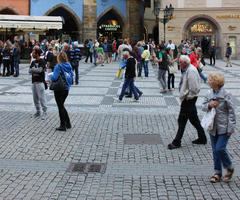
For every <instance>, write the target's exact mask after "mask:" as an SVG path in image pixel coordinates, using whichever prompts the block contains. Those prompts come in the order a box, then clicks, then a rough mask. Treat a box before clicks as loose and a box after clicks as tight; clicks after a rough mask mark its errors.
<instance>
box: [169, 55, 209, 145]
mask: <svg viewBox="0 0 240 200" xmlns="http://www.w3.org/2000/svg"><path fill="white" fill-rule="evenodd" d="M179 65H180V67H181V70H182V77H181V80H180V83H179V91H180V100H181V110H180V113H179V116H178V131H177V135H176V137H175V139H174V140H173V141H172V143H170V144H169V145H168V149H176V148H179V147H181V139H182V137H183V133H184V130H185V126H186V124H187V121H188V120H189V121H190V122H191V124H192V125H193V126H194V127H195V128H196V130H197V132H198V139H196V140H194V141H192V143H193V144H206V143H207V138H206V136H205V133H204V129H203V128H202V126H201V123H200V120H199V118H198V115H197V108H196V101H197V98H198V93H199V91H200V76H199V73H198V71H197V69H196V68H195V67H194V66H193V65H191V64H190V58H189V57H188V56H185V55H182V56H181V57H180V60H179Z"/></svg>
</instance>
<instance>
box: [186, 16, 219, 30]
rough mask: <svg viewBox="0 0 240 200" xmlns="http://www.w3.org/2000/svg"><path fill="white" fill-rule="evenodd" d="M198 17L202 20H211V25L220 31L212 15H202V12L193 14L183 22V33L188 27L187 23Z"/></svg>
mask: <svg viewBox="0 0 240 200" xmlns="http://www.w3.org/2000/svg"><path fill="white" fill-rule="evenodd" d="M199 19H202V20H206V21H209V22H211V23H212V24H213V25H215V26H216V28H217V29H218V31H221V26H220V25H219V23H218V22H217V21H216V20H215V19H214V18H212V17H210V16H208V15H204V14H201V15H195V16H193V17H191V18H190V19H188V20H187V22H186V23H185V25H184V27H183V31H184V33H186V32H187V28H188V27H189V25H190V24H191V23H192V22H194V21H196V20H199Z"/></svg>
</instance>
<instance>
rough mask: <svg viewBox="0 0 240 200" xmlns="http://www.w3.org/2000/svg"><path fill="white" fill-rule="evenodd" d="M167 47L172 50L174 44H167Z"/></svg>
mask: <svg viewBox="0 0 240 200" xmlns="http://www.w3.org/2000/svg"><path fill="white" fill-rule="evenodd" d="M168 47H170V48H171V49H172V50H174V49H175V45H174V44H173V43H172V44H168V45H167V48H168Z"/></svg>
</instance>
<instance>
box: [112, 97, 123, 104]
mask: <svg viewBox="0 0 240 200" xmlns="http://www.w3.org/2000/svg"><path fill="white" fill-rule="evenodd" d="M113 99H114V101H116V102H118V103H120V102H122V100H120V99H119V98H118V97H113Z"/></svg>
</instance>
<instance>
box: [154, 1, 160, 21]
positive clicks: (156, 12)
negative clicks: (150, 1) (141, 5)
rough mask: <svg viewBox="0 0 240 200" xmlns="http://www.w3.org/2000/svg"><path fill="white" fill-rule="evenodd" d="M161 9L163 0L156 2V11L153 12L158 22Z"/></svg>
mask: <svg viewBox="0 0 240 200" xmlns="http://www.w3.org/2000/svg"><path fill="white" fill-rule="evenodd" d="M160 9H161V0H154V10H153V11H154V15H155V16H156V20H157V19H158V15H159V11H160ZM157 21H158V20H157Z"/></svg>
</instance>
